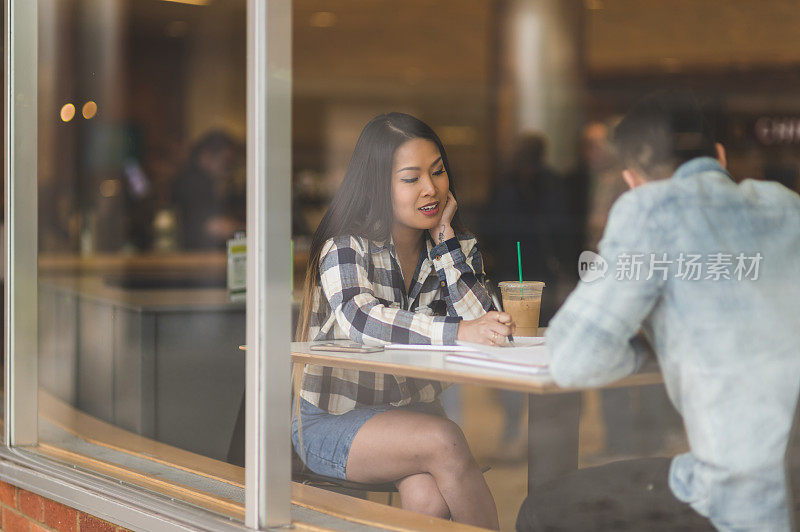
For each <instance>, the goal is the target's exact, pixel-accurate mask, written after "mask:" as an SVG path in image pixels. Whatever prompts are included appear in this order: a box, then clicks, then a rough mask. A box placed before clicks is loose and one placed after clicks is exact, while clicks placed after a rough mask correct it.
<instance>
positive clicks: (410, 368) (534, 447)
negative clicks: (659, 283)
mask: <svg viewBox="0 0 800 532" xmlns="http://www.w3.org/2000/svg"><path fill="white" fill-rule="evenodd" d="M308 346H309V343H308V342H295V343H292V361H293V362H298V363H302V364H317V365H320V366H328V367H338V368H348V369H359V370H364V371H374V372H379V373H393V374H396V375H404V376H407V377H419V378H425V379H432V380H440V381H446V382H455V383H464V384H479V385H482V386H491V387H493V388H502V389H506V390H515V391H521V392H526V393H528V394H529V411H528V492H529V493H531V492H532V491H533V489H534V487H535V486H536V485H539V484H541V483H543V482H546V481H548V480H551V479H553V478H556V477H558V476H560V475H563V474H565V473H568V472H570V471H574V470H575V469H577V467H578V421H579V418H580V401H581V394H580V391H581V390H579V389H566V388H560V387H559V386H558V385H557V384H556V383H555V382H554V381H553V378H552V377H551V376H550V375H549V374H543V375H523V374H519V373H514V372H512V371H504V370H490V369H485V368H479V367H473V366H467V365H463V364H456V363H452V362H447V361H445V355H446V352H441V351H424V350H420V351H410V350H405V349H403V350H399V349H386V350H384V351H380V352H377V353H341V352H333V351H313V352H312V351H310V350H309V349H308ZM661 382H662V380H661V374H660V372H659V371H658V366H657V365H656V364H649V365H646V366H645V367H644V368H643V370H642V371H640V372H639V373H637V374H635V375H632V376H630V377H627V378H625V379H622V380H620V381H617V382H616V383H614V384H612V385H609V387H629V386H645V385H649V384H658V383H661Z"/></svg>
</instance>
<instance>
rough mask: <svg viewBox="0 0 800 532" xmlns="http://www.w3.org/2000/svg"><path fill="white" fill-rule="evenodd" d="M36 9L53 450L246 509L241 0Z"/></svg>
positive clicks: (44, 404) (43, 419) (46, 417)
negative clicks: (238, 248) (239, 257)
mask: <svg viewBox="0 0 800 532" xmlns="http://www.w3.org/2000/svg"><path fill="white" fill-rule="evenodd" d="M39 17H40V28H41V30H40V77H39V98H40V101H39V257H40V265H39V295H40V299H39V318H40V324H39V331H40V354H39V381H40V386H41V389H40V394H41V401H40V441H41V442H42V443H43V444H44V446H43V449H44V450H45V452H50V453H52V454H55V455H56V456H58V457H60V458H61V459H66V460H68V461H73V462H76V463H79V464H81V465H82V466H85V467H89V468H92V469H96V470H99V471H101V472H106V473H107V472H108V471H107V468H108V467H110V466H109V465H108V464H109V463H110V464H112V465H113V466H115V467H116V466H120V467H125V468H127V469H130V470H134V471H139V472H141V471H147V472H149V474H151V475H153V476H155V477H160V478H161V479H166V480H169V481H174V482H179V483H180V484H183V485H187V486H189V487H190V488H192V490H195V491H196V492H205V491H208V492H211V493H212V494H213V495H216V496H219V497H221V498H222V499H224V500H225V501H227V502H225V503H224V504H223V503H220V504H217V505H216V506H215V505H214V504H212V503H208V504H211V506H210V507H211V508H212V509H214V510H217V511H221V512H223V513H226V514H228V515H233V516H236V517H241V514H242V504H243V496H244V495H243V493H244V492H243V479H244V473H243V470H242V469H241V468H239V467H235V466H232V465H229V464H228V463H227V457H228V451H229V447H230V442H231V438H232V435H233V430H234V424H235V422H236V416H237V412H238V410H239V405H240V401H241V398H242V396H243V393H244V355H243V354H242V352H241V351H240V350H239V349H238V346H239V345H241V344H243V343H244V342H245V309H244V304H243V303H242V302H237V301H232V300H231V298H230V297H229V293H228V289H227V285H226V265H227V260H226V243H227V241H228V240H230V239H232V238H233V237H234V234H235V233H236V232H237V231H242V230H244V223H245V170H244V142H245V131H246V124H245V87H246V76H245V59H246V56H245V37H244V35H245V2H244V1H243V0H233V1H225V2H192V3H175V2H162V1H160V0H158V1H157V0H138V1H136V2H124V1H119V0H102V1H100V0H73V1H68V2H54V1H50V0H40V10H39ZM48 449H49V451H48ZM86 457H91V459H89V458H86ZM99 457H102V459H101V460H97V459H98V458H99ZM152 459H156V460H157V462H159V463H161V464H162V466H164V467H162V468H161V469H159V467H161V466H158V467H156V466H155V465H154V464H155V463H156V462H153V461H152ZM168 464H173V465H176V466H178V467H179V468H180V470H181V471H184V472H185V471H189V472H192V471H195V472H198V473H199V474H201V475H208V474H213V476H214V477H213V478H214V479H216V480H213V481H212V482H211V484H210V485H208V484H203V485H201V484H198V483H196V481H195V480H193V479H195V477H193V476H192V475H189V474H187V475H183V476H180V475H178V476H176V473H175V471H177V470H176V469H174V468H170V467H169V466H168ZM104 468H106V469H104ZM196 478H200V477H196ZM127 480H129V481H130V482H133V483H143V485H145V486H147V487H150V488H153V486H152V485H150V484H148V483H147V482H146V478H145V476H141V478H140V477H137V476H136V475H133V477H131V478H128V479H127ZM153 489H156V488H153ZM161 490H162V491H164V490H166V491H165V492H166V493H168V494H170V495H172V493H171V492H170V491H169V489H168V488H163V489H161ZM186 497H188V498H189V499H190V500H193V499H192V495H191V494H190V495H186Z"/></svg>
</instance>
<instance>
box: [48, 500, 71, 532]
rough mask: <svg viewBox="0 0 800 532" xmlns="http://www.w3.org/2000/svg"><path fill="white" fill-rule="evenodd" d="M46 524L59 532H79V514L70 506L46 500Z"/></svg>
mask: <svg viewBox="0 0 800 532" xmlns="http://www.w3.org/2000/svg"><path fill="white" fill-rule="evenodd" d="M44 524H46V525H47V526H49V527H50V528H54V529H56V530H58V532H78V512H77V511H76V510H75V509H73V508H70V507H69V506H64V505H63V504H60V503H57V502H55V501H51V500H50V499H45V500H44Z"/></svg>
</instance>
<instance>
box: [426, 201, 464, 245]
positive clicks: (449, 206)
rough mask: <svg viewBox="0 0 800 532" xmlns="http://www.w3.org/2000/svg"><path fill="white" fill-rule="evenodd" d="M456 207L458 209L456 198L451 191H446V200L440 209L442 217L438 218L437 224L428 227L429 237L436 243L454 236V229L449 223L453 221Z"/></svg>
mask: <svg viewBox="0 0 800 532" xmlns="http://www.w3.org/2000/svg"><path fill="white" fill-rule="evenodd" d="M456 209H458V202H457V201H456V198H454V197H453V193H452V192H449V191H448V192H447V202H446V203H445V204H444V208H443V209H442V218H441V219H440V220H439V224H438V225H437V226H436V227H434V228H433V229H430V233H431V238H433V241H434V242H436V243H437V244H441V243H442V242H444V241H445V240H447V239H449V238H453V237H454V236H456V233H455V231H453V228H452V227H451V226H450V223H451V222H452V221H453V216H455V215H456Z"/></svg>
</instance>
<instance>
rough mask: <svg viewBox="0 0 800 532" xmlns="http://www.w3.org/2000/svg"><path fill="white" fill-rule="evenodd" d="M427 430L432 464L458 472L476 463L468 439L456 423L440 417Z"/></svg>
mask: <svg viewBox="0 0 800 532" xmlns="http://www.w3.org/2000/svg"><path fill="white" fill-rule="evenodd" d="M426 432H427V434H426V435H425V441H426V446H427V447H428V451H429V458H430V460H431V463H432V465H434V466H436V465H438V466H441V467H445V468H447V469H448V470H449V471H451V472H456V471H458V470H459V469H466V468H468V467H470V466H472V465H473V464H474V462H475V461H474V459H473V458H472V453H471V452H470V450H469V444H468V443H467V439H466V438H465V437H464V433H463V432H462V430H461V427H459V426H458V425H457V424H456V423H454V422H452V421H450V420H449V419H440V420H438V422H437V423H435V424H434V426H433V427H431V428H430V430H428V431H426Z"/></svg>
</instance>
